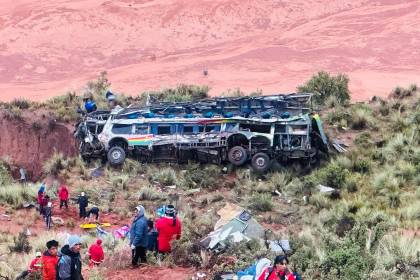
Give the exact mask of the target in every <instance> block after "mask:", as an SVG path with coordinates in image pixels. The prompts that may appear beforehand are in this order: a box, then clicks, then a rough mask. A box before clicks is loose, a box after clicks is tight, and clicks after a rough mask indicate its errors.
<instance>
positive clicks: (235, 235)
mask: <svg viewBox="0 0 420 280" xmlns="http://www.w3.org/2000/svg"><path fill="white" fill-rule="evenodd" d="M239 210H241V211H240V212H238V211H239ZM217 213H218V214H219V215H220V216H221V218H220V220H219V221H218V222H217V223H216V226H215V230H214V231H212V232H211V233H209V234H208V235H207V236H206V237H205V238H203V239H202V240H200V242H199V244H200V245H201V246H202V247H203V248H207V249H209V250H211V251H213V252H215V253H218V252H221V251H223V250H224V248H225V247H226V245H227V243H228V242H230V241H233V242H241V241H243V240H246V241H249V240H251V239H259V240H261V242H263V238H264V228H263V227H262V226H261V225H260V224H259V223H258V222H257V221H256V220H255V219H254V218H252V215H251V213H249V212H248V211H246V210H243V209H241V208H240V207H239V206H237V205H233V204H229V203H228V204H227V205H226V206H225V207H223V208H222V209H221V210H219V211H218V212H217Z"/></svg>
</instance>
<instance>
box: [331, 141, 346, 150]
mask: <svg viewBox="0 0 420 280" xmlns="http://www.w3.org/2000/svg"><path fill="white" fill-rule="evenodd" d="M331 144H332V146H333V147H334V149H335V150H336V151H337V152H339V153H345V152H347V149H346V148H348V147H349V146H348V145H347V144H346V143H344V142H343V141H341V140H339V139H333V140H332V142H331Z"/></svg>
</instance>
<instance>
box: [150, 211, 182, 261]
mask: <svg viewBox="0 0 420 280" xmlns="http://www.w3.org/2000/svg"><path fill="white" fill-rule="evenodd" d="M156 230H157V231H158V250H159V253H163V254H165V253H169V252H171V242H172V240H174V239H179V238H181V221H180V220H179V219H178V218H177V217H176V212H175V207H174V206H173V205H168V206H166V208H165V215H164V216H163V217H162V218H160V219H159V220H158V221H157V222H156Z"/></svg>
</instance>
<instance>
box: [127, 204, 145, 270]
mask: <svg viewBox="0 0 420 280" xmlns="http://www.w3.org/2000/svg"><path fill="white" fill-rule="evenodd" d="M130 247H131V251H132V252H131V253H132V260H131V264H132V265H133V267H136V266H137V265H138V261H139V258H140V262H141V263H146V262H147V259H146V247H147V219H146V216H145V213H144V207H143V206H142V205H139V206H137V207H136V212H135V217H134V220H133V223H132V225H131V229H130Z"/></svg>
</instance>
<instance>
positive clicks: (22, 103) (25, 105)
mask: <svg viewBox="0 0 420 280" xmlns="http://www.w3.org/2000/svg"><path fill="white" fill-rule="evenodd" d="M10 105H11V106H14V107H16V108H19V109H21V110H26V109H29V108H30V107H31V105H32V103H31V101H29V100H26V99H24V98H17V99H13V101H12V102H10Z"/></svg>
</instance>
